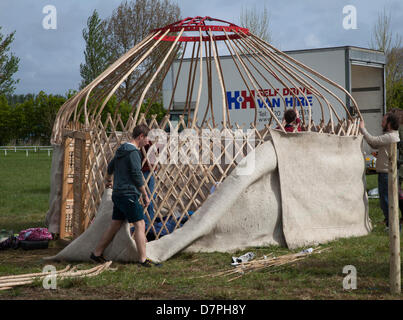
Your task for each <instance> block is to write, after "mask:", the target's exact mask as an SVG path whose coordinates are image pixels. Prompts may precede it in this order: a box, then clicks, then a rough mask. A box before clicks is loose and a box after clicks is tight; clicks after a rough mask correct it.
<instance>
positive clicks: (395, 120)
mask: <svg viewBox="0 0 403 320" xmlns="http://www.w3.org/2000/svg"><path fill="white" fill-rule="evenodd" d="M386 115H387V118H386V125H388V123H390V128H391V129H392V130H399V124H400V123H399V122H400V121H399V116H398V115H397V114H396V113H392V112H388V113H387V114H386Z"/></svg>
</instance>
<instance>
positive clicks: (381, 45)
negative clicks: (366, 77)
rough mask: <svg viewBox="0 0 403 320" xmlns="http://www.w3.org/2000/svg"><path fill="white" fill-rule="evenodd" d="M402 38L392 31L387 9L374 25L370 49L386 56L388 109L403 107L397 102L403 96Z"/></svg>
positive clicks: (379, 15)
mask: <svg viewBox="0 0 403 320" xmlns="http://www.w3.org/2000/svg"><path fill="white" fill-rule="evenodd" d="M402 44H403V43H402V37H401V36H400V35H399V34H394V33H393V31H392V30H391V14H390V12H389V13H388V12H387V11H386V9H385V8H384V9H383V12H382V13H379V14H378V20H377V22H376V24H375V25H374V29H373V32H372V38H371V41H370V47H371V48H372V49H376V50H379V51H383V52H384V53H385V56H386V65H385V74H386V101H387V109H388V110H389V109H391V108H393V106H396V105H401V102H400V101H395V99H396V98H398V97H400V96H401V93H399V90H402V86H401V85H399V83H400V82H401V81H402V79H403V48H402Z"/></svg>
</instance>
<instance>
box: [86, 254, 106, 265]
mask: <svg viewBox="0 0 403 320" xmlns="http://www.w3.org/2000/svg"><path fill="white" fill-rule="evenodd" d="M90 259H91V260H92V261H94V262H96V263H105V262H106V259H105V258H104V256H103V255H102V254H101V255H100V256H96V255H95V254H94V253H93V252H91V256H90Z"/></svg>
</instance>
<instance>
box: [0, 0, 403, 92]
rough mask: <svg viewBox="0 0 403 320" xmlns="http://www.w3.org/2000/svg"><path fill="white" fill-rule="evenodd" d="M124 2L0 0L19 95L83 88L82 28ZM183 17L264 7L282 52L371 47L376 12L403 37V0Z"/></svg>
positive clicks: (209, 7) (199, 9)
mask: <svg viewBox="0 0 403 320" xmlns="http://www.w3.org/2000/svg"><path fill="white" fill-rule="evenodd" d="M120 3H121V0H85V1H83V0H45V1H44V0H1V2H0V26H2V30H1V32H2V33H3V34H5V33H6V34H8V33H10V32H12V31H14V30H16V36H15V41H14V42H13V45H12V48H11V49H12V52H13V53H14V54H15V55H16V56H18V57H19V58H20V59H21V61H20V66H19V71H18V73H17V74H16V75H15V77H16V78H18V79H20V83H19V84H18V85H17V89H16V93H38V92H39V91H40V90H44V91H45V92H47V93H54V94H56V93H59V94H65V93H66V92H67V91H68V90H69V89H77V88H78V85H79V83H80V63H82V62H83V60H84V54H83V51H84V46H85V43H84V41H83V38H82V29H83V28H85V26H86V21H87V18H88V17H89V16H90V15H91V13H92V11H93V10H94V9H97V11H98V12H99V14H100V16H101V18H106V17H108V16H109V15H111V13H112V11H113V10H114V9H115V8H116V7H117V6H118V5H119V4H120ZM176 3H177V4H178V5H179V7H180V8H181V13H182V17H184V18H185V17H192V16H210V17H214V18H219V19H223V20H227V21H230V22H234V23H238V22H239V20H238V19H239V14H240V11H241V8H242V7H244V8H245V7H250V6H256V7H257V8H258V9H259V8H263V6H264V5H266V7H267V8H268V10H269V12H270V18H271V19H270V29H271V33H272V37H273V44H274V45H275V46H277V47H278V48H280V49H281V50H298V49H310V48H321V47H333V46H345V45H352V46H359V47H368V46H369V41H370V38H371V32H372V30H373V26H374V24H375V23H376V21H377V17H378V13H380V12H382V10H383V8H386V9H387V10H390V12H391V14H392V31H393V32H395V33H399V34H400V35H402V36H403V1H401V0H338V1H331V0H282V1H281V0H252V1H251V0H203V1H194V0H177V1H176ZM46 5H54V6H55V7H56V9H57V29H56V30H46V29H44V28H43V26H42V20H43V19H44V17H45V16H46V14H44V13H42V10H43V8H44V7H45V6H46ZM346 5H354V6H355V7H356V9H357V29H355V30H353V29H350V30H345V29H344V28H343V18H344V16H345V15H343V7H344V6H346Z"/></svg>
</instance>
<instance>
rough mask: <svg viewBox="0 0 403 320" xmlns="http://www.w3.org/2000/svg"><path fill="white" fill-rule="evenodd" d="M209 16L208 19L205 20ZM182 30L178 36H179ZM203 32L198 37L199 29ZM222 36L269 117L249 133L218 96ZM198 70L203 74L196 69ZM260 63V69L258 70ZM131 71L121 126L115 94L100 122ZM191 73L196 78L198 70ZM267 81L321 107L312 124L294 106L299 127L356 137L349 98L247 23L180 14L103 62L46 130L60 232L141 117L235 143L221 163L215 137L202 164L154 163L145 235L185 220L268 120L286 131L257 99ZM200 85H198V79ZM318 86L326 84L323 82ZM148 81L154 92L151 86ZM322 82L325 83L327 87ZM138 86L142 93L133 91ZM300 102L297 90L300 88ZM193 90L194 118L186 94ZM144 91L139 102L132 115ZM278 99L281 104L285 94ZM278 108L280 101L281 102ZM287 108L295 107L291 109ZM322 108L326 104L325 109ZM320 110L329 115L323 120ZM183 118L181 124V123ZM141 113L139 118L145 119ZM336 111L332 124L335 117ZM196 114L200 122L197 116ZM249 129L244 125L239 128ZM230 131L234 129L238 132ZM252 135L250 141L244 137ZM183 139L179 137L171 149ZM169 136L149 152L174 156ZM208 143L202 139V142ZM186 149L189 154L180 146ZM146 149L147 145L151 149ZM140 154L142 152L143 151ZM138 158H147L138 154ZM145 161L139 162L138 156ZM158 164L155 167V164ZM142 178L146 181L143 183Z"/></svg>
mask: <svg viewBox="0 0 403 320" xmlns="http://www.w3.org/2000/svg"><path fill="white" fill-rule="evenodd" d="M210 23H214V24H210ZM185 32H186V33H185ZM203 33H205V35H203ZM218 41H221V42H223V44H224V45H225V48H226V49H227V50H228V52H229V54H230V56H231V58H232V60H233V62H234V65H235V67H236V69H237V70H238V72H239V76H240V77H241V78H242V81H243V83H244V84H245V86H246V88H247V90H248V92H249V94H250V96H253V97H254V98H255V99H260V100H261V101H262V102H263V103H264V106H265V108H266V110H268V111H269V114H270V116H271V117H270V121H269V122H268V123H266V124H265V126H264V128H263V129H260V130H258V128H257V125H256V112H257V110H256V108H255V119H254V122H252V123H251V124H250V125H249V124H248V125H240V124H238V123H231V119H230V114H229V110H228V101H227V98H226V94H225V92H226V85H225V75H224V74H223V69H222V66H221V63H220V53H219V46H218V45H217V42H218ZM155 52H158V53H159V54H160V59H159V60H158V61H159V63H158V64H157V65H155V66H147V67H146V65H145V63H144V62H145V61H147V59H149V57H150V55H151V54H153V53H155ZM190 52H191V54H190V69H189V70H190V72H189V75H188V76H187V79H188V80H187V81H188V82H187V93H186V102H185V106H184V108H183V112H182V115H181V116H180V120H179V122H178V123H177V124H176V125H174V124H173V123H172V122H171V120H170V112H171V111H172V108H173V104H174V103H173V102H174V96H175V91H176V88H177V84H178V79H179V76H180V73H181V67H182V63H183V60H184V59H185V54H189V53H190ZM175 60H176V61H179V69H178V71H177V74H176V77H175V82H174V87H173V92H172V97H171V99H170V103H169V105H168V106H165V107H166V109H167V115H166V116H165V117H164V118H163V120H162V121H161V122H160V123H158V121H157V120H156V115H151V117H147V115H148V114H149V111H150V110H149V109H150V106H151V105H152V103H153V102H155V101H157V100H158V99H159V97H160V96H159V94H160V93H161V89H162V85H163V81H164V78H165V77H166V75H167V74H168V71H169V69H170V66H171V65H172V63H173V62H174V61H175ZM204 66H205V70H206V71H207V72H206V74H203V70H204ZM261 70H264V71H263V72H262V71H261ZM133 72H139V73H140V76H139V77H138V78H137V80H136V83H135V85H134V90H133V91H132V92H134V93H138V95H137V96H136V101H135V103H134V104H133V106H132V110H131V112H130V114H129V117H128V121H127V122H126V123H123V120H122V116H121V114H120V113H119V106H120V102H121V100H122V99H123V97H122V98H120V99H119V101H118V103H117V105H118V107H117V109H116V110H115V111H114V114H108V115H107V117H106V120H105V119H104V120H102V119H101V115H102V111H103V110H104V108H105V106H106V104H107V103H108V101H109V100H110V99H111V97H112V96H113V95H114V94H115V93H116V91H117V90H118V89H119V87H121V86H122V84H123V82H124V81H125V80H126V79H127V77H128V76H129V75H131V74H132V73H133ZM197 75H198V77H197ZM214 77H216V79H218V82H219V86H220V88H219V89H220V91H221V94H222V99H221V100H220V101H214V99H213V97H212V88H213V78H214ZM269 78H274V79H275V80H276V81H278V82H279V83H281V84H282V85H283V86H284V87H285V88H290V86H293V87H298V86H303V87H305V88H308V89H309V90H310V91H311V92H312V95H313V96H314V98H315V99H316V100H317V101H318V103H319V106H320V114H321V120H320V122H319V123H315V122H314V121H313V120H312V115H311V106H310V105H308V116H307V117H306V116H305V114H304V112H302V113H301V115H302V117H301V120H302V121H301V127H302V129H303V131H307V132H317V133H326V134H334V135H340V136H357V135H358V134H359V126H358V125H359V121H360V120H362V116H361V114H360V111H359V109H358V106H357V103H356V102H355V100H354V98H353V97H352V96H351V95H350V93H349V92H347V91H346V90H345V89H344V88H343V87H341V86H340V85H338V84H336V83H334V82H333V81H331V80H329V79H327V78H326V77H324V76H322V75H321V74H319V73H317V72H315V71H314V70H312V69H311V68H309V67H307V66H306V65H304V64H302V63H300V62H299V61H297V60H295V59H293V58H291V57H289V56H288V55H286V54H284V53H283V52H281V51H280V50H278V49H276V48H275V47H273V46H272V45H270V44H269V43H267V42H265V41H264V40H262V39H260V38H259V37H257V36H255V35H253V34H252V33H250V32H249V30H248V29H246V28H241V27H239V26H236V25H234V24H232V23H229V22H226V21H223V20H218V19H213V18H210V17H195V18H186V19H184V20H182V21H178V22H175V23H173V24H171V25H168V26H166V27H163V28H160V29H156V30H153V31H152V32H151V33H150V35H149V36H147V37H146V38H145V39H144V40H142V41H141V42H140V43H138V44H137V45H136V46H135V47H133V48H132V49H131V50H129V51H128V52H127V53H126V54H124V55H123V56H122V57H120V58H119V59H118V60H117V61H116V62H114V63H113V64H111V65H110V66H109V67H108V68H107V69H106V70H105V71H104V72H103V73H102V74H101V75H99V76H98V77H97V78H96V79H95V80H94V81H93V82H91V83H90V84H89V85H88V86H86V87H85V88H84V89H82V90H81V91H80V92H78V93H77V94H76V95H74V96H73V97H72V98H70V99H69V100H68V101H67V102H66V103H65V104H64V105H63V106H62V107H61V108H60V110H59V112H58V114H57V117H56V121H55V124H54V128H53V134H52V143H53V144H56V145H61V146H62V149H63V152H64V156H63V160H62V161H63V178H62V195H61V198H62V199H61V206H60V237H61V238H69V237H70V238H76V237H77V236H79V235H80V234H81V233H82V232H84V231H85V230H86V229H87V228H88V226H89V225H90V223H91V221H92V220H93V218H94V216H95V214H96V211H97V208H98V206H99V204H100V200H101V197H102V194H103V192H104V190H105V174H106V168H107V164H108V161H110V160H111V158H112V157H113V155H114V152H115V151H116V150H117V148H118V147H119V145H120V144H121V143H123V142H124V141H127V140H128V139H129V134H130V132H131V131H132V130H133V128H134V127H135V126H136V125H137V124H146V125H147V126H148V127H149V128H150V129H159V130H165V129H166V128H170V132H171V133H170V134H168V139H169V141H171V140H170V139H172V132H176V131H177V130H178V129H184V128H186V129H190V130H194V132H196V136H197V140H198V143H199V145H200V144H201V143H203V130H206V129H209V130H210V131H211V132H212V131H214V130H216V131H218V132H219V134H220V135H221V137H226V138H231V139H233V141H235V145H236V146H235V147H236V150H237V151H236V152H238V153H237V154H236V156H235V157H233V160H232V161H231V162H230V163H228V162H227V163H225V162H224V161H223V158H224V157H225V156H226V155H227V154H228V153H230V154H232V155H233V149H231V148H233V147H234V145H233V144H227V143H225V138H222V140H220V141H222V143H220V147H221V156H220V158H219V159H217V158H216V157H215V156H214V154H213V150H212V148H210V153H209V154H208V157H209V158H210V159H212V161H210V163H207V164H204V163H201V162H199V163H190V164H189V163H187V164H183V163H173V162H172V161H168V162H167V163H158V162H157V163H155V164H153V166H152V167H153V168H152V170H151V172H152V175H153V176H154V178H155V189H154V193H153V194H152V195H151V197H150V199H151V201H152V203H153V206H154V211H155V214H154V217H153V218H152V219H150V217H149V215H148V212H147V210H145V215H146V217H147V218H148V219H150V221H151V223H150V227H149V228H148V230H146V232H147V233H150V232H151V233H153V234H154V237H155V238H156V239H158V238H159V237H161V236H162V233H161V232H162V231H163V230H165V231H166V232H167V233H169V232H171V231H172V230H171V231H169V230H168V228H167V221H168V219H169V218H171V219H172V220H173V221H174V223H175V228H174V230H175V229H177V228H179V227H180V226H181V223H182V222H183V221H184V220H185V219H189V218H190V215H189V211H196V210H197V208H198V207H200V206H201V205H202V204H203V202H204V200H206V198H207V197H208V196H209V194H210V192H211V188H212V187H213V186H217V185H218V183H219V182H221V181H223V180H224V179H225V178H226V177H227V176H228V174H229V173H230V172H231V171H232V170H233V169H234V168H235V167H236V166H237V164H238V163H239V160H240V159H242V157H243V155H244V150H245V149H247V148H249V149H253V148H256V147H257V146H259V145H260V144H262V143H264V141H265V140H267V139H269V138H270V134H269V128H272V127H276V128H278V129H279V130H282V131H284V132H285V130H284V127H283V123H282V122H281V121H280V120H279V119H278V118H277V117H276V116H275V114H274V113H273V111H272V106H271V105H270V101H269V100H267V101H266V100H265V97H264V93H263V87H262V85H263V83H262V82H264V85H267V86H269V87H270V88H273V89H275V86H274V85H273V83H272V82H271V81H270V80H269ZM204 82H206V87H205V88H203V83H204ZM323 83H326V84H327V86H325V85H324V84H323ZM153 85H154V89H155V88H156V90H155V92H152V91H150V88H151V87H152V86H153ZM329 86H330V87H331V88H332V90H330V89H329V88H328V87H329ZM203 90H207V92H208V95H207V96H208V99H207V100H208V101H207V104H206V105H201V94H202V91H203ZM334 91H341V92H342V93H343V94H346V96H347V97H348V98H349V99H350V101H351V107H349V108H348V107H347V105H346V103H345V102H343V101H342V100H341V99H340V98H339V97H338V96H337V95H336V94H335V93H334ZM140 93H141V94H140ZM301 94H302V96H304V99H305V101H308V99H307V97H306V95H305V93H303V92H302V93H301ZM292 95H293V98H294V99H295V100H296V101H298V102H299V103H298V104H299V105H300V106H301V110H302V111H303V109H302V105H303V103H302V102H301V101H300V98H299V97H298V96H297V95H296V94H295V93H293V92H292ZM325 95H328V96H331V97H333V98H334V100H335V101H337V103H338V104H339V105H340V106H341V107H342V110H344V111H345V116H343V115H341V114H340V112H339V113H338V112H337V110H340V108H339V106H338V107H337V108H336V106H335V105H333V104H332V103H331V102H330V101H329V99H327V98H326V96H325ZM194 96H196V100H195V106H194V110H193V115H192V111H191V101H193V97H194ZM146 97H147V98H148V99H149V103H148V107H147V109H146V110H145V112H144V113H140V107H141V106H142V105H143V103H144V101H145V99H146ZM280 98H281V99H282V100H283V101H284V97H283V96H281V94H280ZM213 104H214V105H216V104H218V105H220V109H221V113H222V121H221V122H220V123H217V121H216V119H215V117H214V115H215V111H214V110H215V109H214V107H213ZM284 108H286V107H285V104H284ZM294 108H296V107H294ZM199 109H201V110H203V112H204V113H203V114H204V116H203V118H202V119H198V118H197V115H198V114H199V113H198V111H199ZM325 110H326V111H325ZM325 114H328V119H327V118H326V116H325ZM186 116H187V119H188V121H187V122H186V121H185V117H186ZM146 117H147V118H146ZM334 118H336V121H335V119H334ZM199 120H200V121H199ZM246 129H249V132H246ZM239 132H242V133H241V135H239ZM251 132H252V133H253V135H254V137H255V139H253V140H250V139H249V138H248V137H249V136H250V133H251ZM188 142H189V141H179V148H181V147H182V146H183V145H186V143H188ZM169 145H170V142H169V143H167V144H166V146H165V147H162V148H161V149H159V150H158V151H157V153H158V154H159V155H161V154H164V155H165V156H167V157H168V160H172V158H174V157H176V156H177V155H175V154H173V153H170V149H169ZM209 145H210V142H209ZM186 150H187V151H186V153H187V154H191V153H192V152H194V150H192V148H189V149H186ZM154 151H156V150H155V149H154ZM143 152H144V150H143ZM143 161H147V157H144V160H143ZM143 163H144V162H143ZM156 169H157V170H156ZM149 179H150V177H149V178H148V179H147V181H145V186H146V189H147V191H148V192H149V193H150V190H149V188H148V186H147V184H148V181H149ZM157 219H159V220H160V221H161V223H162V227H161V229H160V230H159V231H156V229H155V228H154V222H156V220H157Z"/></svg>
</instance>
